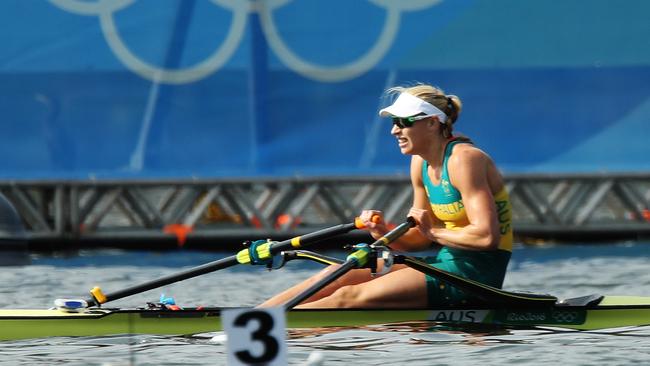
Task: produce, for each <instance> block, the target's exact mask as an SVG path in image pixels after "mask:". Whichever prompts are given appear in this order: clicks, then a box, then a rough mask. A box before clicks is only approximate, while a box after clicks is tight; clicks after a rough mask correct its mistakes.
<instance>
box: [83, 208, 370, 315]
mask: <svg viewBox="0 0 650 366" xmlns="http://www.w3.org/2000/svg"><path fill="white" fill-rule="evenodd" d="M362 228H363V224H362V223H361V220H359V218H357V219H356V220H355V222H353V223H348V224H340V225H336V226H332V227H329V228H325V229H322V230H318V231H315V232H313V233H309V234H305V235H302V236H297V237H294V238H291V239H287V240H284V241H280V242H268V243H261V244H258V245H255V246H252V247H250V248H248V249H244V250H242V251H240V252H239V253H237V254H236V255H233V256H230V257H226V258H222V259H219V260H216V261H213V262H210V263H206V264H203V265H201V266H198V267H194V268H191V269H188V270H186V271H182V272H179V273H176V274H172V275H169V276H165V277H162V278H159V279H157V280H153V281H149V282H146V283H143V284H141V285H136V286H133V287H129V288H126V289H124V290H120V291H116V292H114V293H111V294H104V293H102V290H101V289H100V288H99V287H95V288H93V289H92V290H90V293H91V295H92V298H90V299H88V300H86V302H87V303H88V305H89V306H93V305H97V306H99V305H101V304H105V303H107V302H109V301H113V300H117V299H121V298H124V297H127V296H131V295H135V294H138V293H141V292H144V291H148V290H152V289H155V288H158V287H161V286H165V285H168V284H171V283H175V282H179V281H183V280H186V279H188V278H192V277H196V276H200V275H203V274H206V273H210V272H214V271H217V270H220V269H224V268H228V267H232V266H235V265H237V264H248V263H256V264H257V263H259V262H260V261H264V260H269V259H271V258H272V257H273V255H275V254H277V253H279V252H281V251H283V250H289V249H296V248H300V247H301V246H302V245H307V244H313V243H316V242H319V241H321V240H324V239H327V238H331V237H333V236H336V235H340V234H344V233H347V232H350V231H352V230H354V229H362Z"/></svg>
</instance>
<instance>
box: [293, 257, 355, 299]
mask: <svg viewBox="0 0 650 366" xmlns="http://www.w3.org/2000/svg"><path fill="white" fill-rule="evenodd" d="M357 265H358V264H357V262H356V261H353V260H348V261H346V262H344V263H343V264H341V265H340V266H339V267H338V268H337V269H336V270H335V271H334V272H332V273H330V274H328V275H327V276H326V277H323V278H322V279H321V280H319V281H318V282H316V283H315V284H313V285H311V286H310V287H309V288H308V289H306V290H305V291H303V292H301V293H299V294H298V295H296V296H295V297H294V298H292V299H291V300H289V301H287V302H286V303H285V304H284V309H285V311H289V310H291V309H293V307H294V306H296V305H298V304H300V303H301V302H303V301H305V300H307V299H308V298H310V297H311V296H313V295H314V294H315V293H317V292H318V291H320V290H322V289H323V288H324V287H325V286H327V285H329V284H330V283H332V282H334V281H336V279H337V278H339V277H341V276H343V275H344V274H346V273H348V272H349V271H350V270H352V269H354V268H356V267H357Z"/></svg>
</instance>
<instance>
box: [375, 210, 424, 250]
mask: <svg viewBox="0 0 650 366" xmlns="http://www.w3.org/2000/svg"><path fill="white" fill-rule="evenodd" d="M416 224H417V222H416V221H415V219H414V218H413V217H411V216H409V217H407V218H406V221H404V222H403V223H401V224H399V225H397V226H396V227H395V228H394V229H393V230H391V231H389V232H387V233H386V234H384V236H382V237H381V238H379V239H377V240H375V242H374V243H372V244H370V246H371V247H374V246H379V245H384V246H387V245H388V244H390V243H392V242H394V241H395V240H397V239H398V238H399V237H400V236H402V235H404V234H406V232H407V231H409V229H411V228H412V227H415V225H416Z"/></svg>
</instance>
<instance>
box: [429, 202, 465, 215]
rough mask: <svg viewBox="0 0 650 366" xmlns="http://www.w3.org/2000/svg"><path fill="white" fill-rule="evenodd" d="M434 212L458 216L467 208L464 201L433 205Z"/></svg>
mask: <svg viewBox="0 0 650 366" xmlns="http://www.w3.org/2000/svg"><path fill="white" fill-rule="evenodd" d="M431 208H432V209H433V212H434V213H436V214H446V215H456V214H458V213H459V212H461V211H462V210H463V209H464V208H465V206H464V205H463V202H462V201H458V202H454V203H446V204H431Z"/></svg>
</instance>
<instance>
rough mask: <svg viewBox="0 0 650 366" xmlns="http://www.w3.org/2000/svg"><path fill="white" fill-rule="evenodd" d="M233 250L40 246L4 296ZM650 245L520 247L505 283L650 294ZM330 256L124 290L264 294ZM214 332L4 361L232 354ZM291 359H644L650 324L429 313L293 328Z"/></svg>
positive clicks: (43, 304) (68, 287)
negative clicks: (437, 317) (534, 321)
mask: <svg viewBox="0 0 650 366" xmlns="http://www.w3.org/2000/svg"><path fill="white" fill-rule="evenodd" d="M224 256H225V255H219V254H215V253H197V252H175V253H153V252H151V253H150V252H122V251H101V252H93V251H85V252H80V253H79V254H77V255H62V256H42V255H39V256H34V255H31V256H30V260H31V264H30V265H27V264H26V263H25V264H21V265H14V266H11V267H1V268H0V294H2V296H0V307H2V308H47V307H50V306H51V304H52V301H53V300H54V299H56V298H61V297H85V296H86V294H87V291H88V289H90V288H92V287H93V286H95V285H101V287H102V288H103V289H104V291H105V292H107V293H110V292H111V291H116V290H121V289H123V288H126V287H128V286H132V285H134V284H139V283H143V282H146V281H149V280H152V279H155V278H159V277H162V276H166V275H169V274H171V273H175V272H178V271H180V270H184V269H187V268H190V267H192V266H196V265H199V264H202V263H206V262H210V261H213V260H216V259H219V258H221V257H224ZM649 264H650V244H641V243H639V244H627V245H609V246H603V245H598V246H589V245H584V246H555V247H520V248H518V249H517V250H516V251H515V253H514V255H513V260H512V262H511V264H510V269H509V273H508V275H507V277H506V282H505V285H504V287H505V288H506V289H509V290H525V291H532V292H542V293H551V294H553V295H556V296H558V297H560V298H566V297H576V296H581V295H586V294H591V293H601V294H608V295H645V296H650V271H648V267H649ZM318 268H320V266H319V265H315V264H307V263H305V262H295V263H294V262H291V263H288V264H287V266H286V267H285V268H283V269H282V270H278V271H272V272H268V271H266V269H265V268H263V266H260V267H244V266H240V267H235V268H230V269H227V270H222V271H219V272H215V273H210V274H206V275H203V276H200V277H197V278H194V279H190V280H186V281H183V282H181V283H177V284H172V285H168V286H164V287H163V288H161V289H156V290H151V291H147V292H145V293H143V294H140V295H135V296H132V297H129V298H125V299H121V300H118V301H115V302H114V303H111V306H116V307H128V306H143V305H144V304H145V303H146V302H147V301H156V300H158V298H159V297H160V294H161V293H165V295H166V296H170V297H174V298H175V299H176V302H177V303H179V304H180V305H181V306H198V305H214V306H241V305H256V304H258V303H260V302H262V301H263V300H265V299H266V298H268V297H270V296H271V295H273V294H274V293H276V292H279V291H281V290H283V289H285V288H286V287H288V286H290V285H291V284H293V283H296V282H298V281H301V280H303V279H305V278H307V277H308V276H310V275H311V274H313V273H314V272H315V271H316V270H317V269H318ZM209 339H210V337H207V336H198V337H160V336H128V335H122V336H111V337H81V338H48V339H35V340H23V341H14V342H2V344H1V345H2V347H0V365H50V364H65V365H69V364H72V365H103V366H108V365H167V364H176V365H222V364H225V359H226V356H225V355H226V353H225V352H226V344H224V343H212V342H210V341H209ZM287 343H288V346H289V359H290V364H295V365H299V364H304V362H305V360H307V358H308V357H309V355H310V354H312V353H313V352H315V351H318V352H320V353H321V354H322V356H323V357H324V361H325V365H346V366H349V365H350V364H352V363H356V364H359V365H368V364H379V363H388V364H391V363H392V364H409V366H416V365H451V364H453V365H476V364H481V363H483V364H486V365H492V364H499V365H503V364H505V365H508V364H512V365H514V364H516V365H539V364H546V363H559V362H562V363H565V364H570V365H601V364H617V365H626V364H630V365H632V364H635V365H636V364H639V362H641V363H643V362H644V361H645V360H650V327H634V328H620V329H608V330H600V331H587V332H580V331H572V330H562V329H549V328H534V329H503V328H496V327H485V326H483V327H475V326H472V327H467V326H463V327H462V328H459V327H453V328H450V327H446V326H442V325H432V324H431V323H426V322H413V323H402V324H391V325H384V326H371V327H359V328H319V329H292V330H290V331H289V332H288V341H287Z"/></svg>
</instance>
